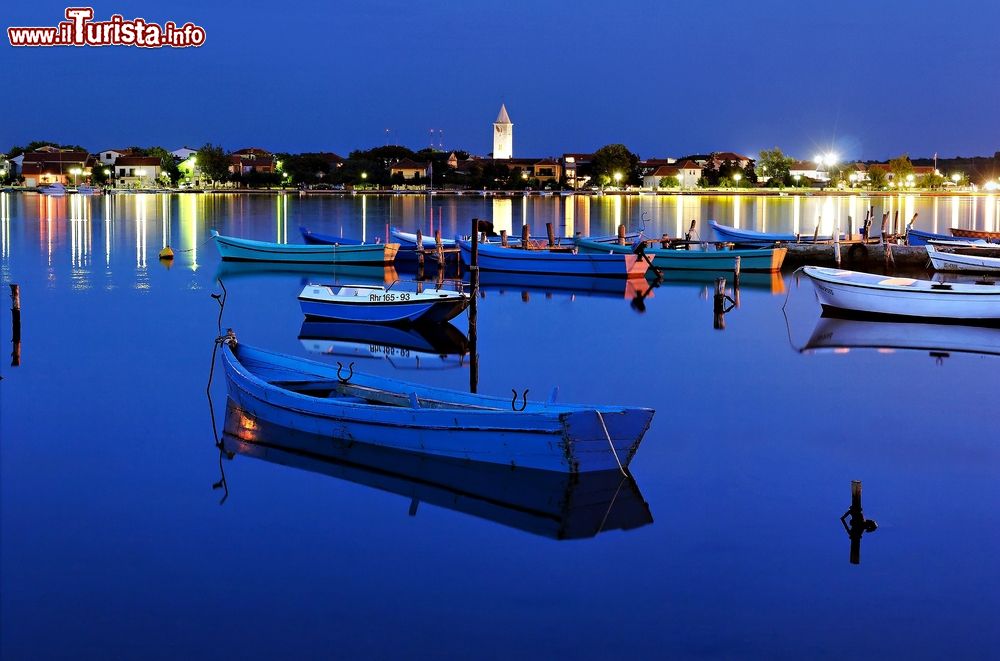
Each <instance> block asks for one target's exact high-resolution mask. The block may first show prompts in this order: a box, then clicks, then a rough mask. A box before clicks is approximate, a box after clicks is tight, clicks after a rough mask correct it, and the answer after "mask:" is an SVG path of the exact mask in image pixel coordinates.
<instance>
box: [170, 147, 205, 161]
mask: <svg viewBox="0 0 1000 661" xmlns="http://www.w3.org/2000/svg"><path fill="white" fill-rule="evenodd" d="M170 153H171V154H173V157H174V158H176V159H177V160H179V161H186V160H187V159H189V158H191V157H192V156H194V155H195V154H197V153H198V150H197V149H191V148H190V147H188V146H184V147H180V148H178V149H175V150H173V151H172V152H170Z"/></svg>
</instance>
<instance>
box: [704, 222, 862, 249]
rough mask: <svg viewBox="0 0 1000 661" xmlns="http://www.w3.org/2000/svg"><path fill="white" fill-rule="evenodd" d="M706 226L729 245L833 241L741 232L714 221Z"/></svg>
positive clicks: (752, 231)
mask: <svg viewBox="0 0 1000 661" xmlns="http://www.w3.org/2000/svg"><path fill="white" fill-rule="evenodd" d="M708 226H709V227H711V228H712V230H713V231H714V232H715V236H717V237H718V238H719V240H720V241H729V242H731V243H751V244H761V245H771V244H773V243H778V242H779V241H780V242H783V243H814V242H815V243H829V242H830V241H833V236H831V235H820V236H816V237H815V240H814V237H813V235H812V234H809V233H800V234H788V233H785V234H782V233H776V232H755V231H754V230H742V229H738V228H736V227H730V226H728V225H720V224H719V223H717V222H715V221H714V220H710V221H708ZM840 240H841V241H843V240H844V235H843V234H841V235H840Z"/></svg>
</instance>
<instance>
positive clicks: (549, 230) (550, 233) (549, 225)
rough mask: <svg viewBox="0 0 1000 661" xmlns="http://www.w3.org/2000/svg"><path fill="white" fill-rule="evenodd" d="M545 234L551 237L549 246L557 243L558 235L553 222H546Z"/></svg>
mask: <svg viewBox="0 0 1000 661" xmlns="http://www.w3.org/2000/svg"><path fill="white" fill-rule="evenodd" d="M545 234H546V235H547V236H548V239H549V248H551V247H552V246H554V245H556V235H555V231H553V229H552V223H545Z"/></svg>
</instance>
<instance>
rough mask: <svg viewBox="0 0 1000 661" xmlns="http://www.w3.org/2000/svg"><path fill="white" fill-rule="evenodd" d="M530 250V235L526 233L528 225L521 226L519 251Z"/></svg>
mask: <svg viewBox="0 0 1000 661" xmlns="http://www.w3.org/2000/svg"><path fill="white" fill-rule="evenodd" d="M530 248H531V234H530V233H529V232H528V225H527V224H524V225H521V249H522V250H529V249H530Z"/></svg>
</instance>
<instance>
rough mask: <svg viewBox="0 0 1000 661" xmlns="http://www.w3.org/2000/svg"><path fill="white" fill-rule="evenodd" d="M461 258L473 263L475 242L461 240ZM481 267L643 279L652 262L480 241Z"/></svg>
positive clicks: (488, 269)
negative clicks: (528, 248)
mask: <svg viewBox="0 0 1000 661" xmlns="http://www.w3.org/2000/svg"><path fill="white" fill-rule="evenodd" d="M458 246H459V248H461V249H462V261H463V262H465V263H466V264H471V260H472V244H471V243H470V242H469V241H466V240H465V239H458ZM479 268H480V269H482V270H485V271H506V272H509V273H532V274H535V275H546V274H550V275H582V276H589V277H601V278H642V277H644V276H645V275H646V270H647V269H648V268H649V264H648V263H647V262H646V260H644V259H642V258H641V257H639V256H638V255H635V254H627V255H615V254H603V255H595V254H580V253H577V252H575V251H568V250H565V249H561V250H546V249H538V250H521V249H520V248H504V247H503V246H498V245H495V244H492V243H480V244H479Z"/></svg>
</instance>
